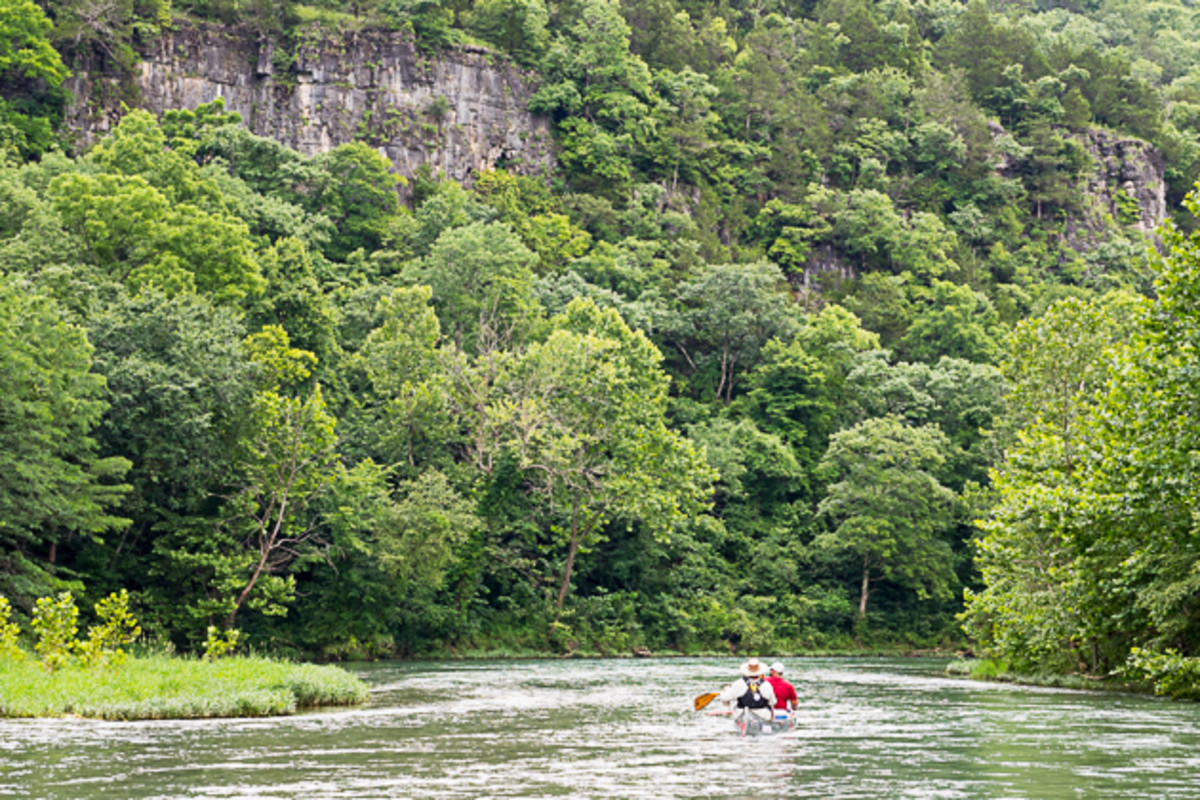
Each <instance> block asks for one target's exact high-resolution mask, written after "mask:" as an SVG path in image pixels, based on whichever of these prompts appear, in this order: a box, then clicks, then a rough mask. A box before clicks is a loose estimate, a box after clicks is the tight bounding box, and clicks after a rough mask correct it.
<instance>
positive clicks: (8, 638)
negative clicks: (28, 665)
mask: <svg viewBox="0 0 1200 800" xmlns="http://www.w3.org/2000/svg"><path fill="white" fill-rule="evenodd" d="M11 616H12V605H11V604H10V603H9V602H8V598H7V597H0V660H5V659H7V660H9V661H20V660H22V659H23V658H25V651H23V650H22V649H21V648H20V647H19V646H18V645H17V635H18V634H20V633H21V629H20V628H19V627H17V623H15V622H10V621H9V617H11Z"/></svg>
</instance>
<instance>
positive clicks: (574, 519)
mask: <svg viewBox="0 0 1200 800" xmlns="http://www.w3.org/2000/svg"><path fill="white" fill-rule="evenodd" d="M578 551H579V495H575V499H574V501H573V502H572V504H571V547H570V549H568V550H567V568H566V569H565V570H563V579H562V586H560V587H559V588H558V602H556V603H555V604H554V621H555V622H558V615H559V613H560V612H561V611H562V605H563V600H566V599H567V587H568V586H570V585H571V569H572V568H573V567H574V566H575V554H576V553H577V552H578Z"/></svg>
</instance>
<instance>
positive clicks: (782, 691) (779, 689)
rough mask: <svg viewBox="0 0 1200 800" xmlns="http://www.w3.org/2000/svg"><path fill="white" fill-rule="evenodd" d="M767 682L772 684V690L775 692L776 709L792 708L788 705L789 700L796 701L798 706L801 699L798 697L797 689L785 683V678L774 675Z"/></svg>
mask: <svg viewBox="0 0 1200 800" xmlns="http://www.w3.org/2000/svg"><path fill="white" fill-rule="evenodd" d="M767 682H768V683H770V684H771V688H772V689H774V690H775V707H776V708H791V706H790V705H788V701H789V700H794V701H795V702H796V703H797V704H799V702H800V698H799V697H797V696H796V687H795V686H792V685H791V684H790V683H788V682H787V681H785V680H784V679H783V678H776V677H775V676H774V675H772V676H770V677H769V678H767Z"/></svg>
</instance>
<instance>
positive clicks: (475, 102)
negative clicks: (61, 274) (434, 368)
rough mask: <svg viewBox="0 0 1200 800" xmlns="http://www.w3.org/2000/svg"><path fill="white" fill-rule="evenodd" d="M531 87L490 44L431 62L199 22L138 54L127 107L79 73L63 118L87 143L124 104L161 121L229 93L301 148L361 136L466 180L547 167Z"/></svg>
mask: <svg viewBox="0 0 1200 800" xmlns="http://www.w3.org/2000/svg"><path fill="white" fill-rule="evenodd" d="M89 67H91V68H89ZM531 80H532V79H531V77H530V76H529V75H528V74H526V73H524V72H523V71H521V70H520V69H518V68H517V67H515V66H513V65H512V64H510V63H509V62H507V61H506V60H504V59H503V58H500V57H497V56H493V55H492V54H491V53H489V52H488V51H487V50H486V49H484V48H480V47H463V48H459V49H457V50H454V51H451V52H448V53H445V54H443V55H440V56H438V57H426V56H424V55H423V54H421V53H420V52H419V51H417V49H416V48H415V46H414V44H413V41H412V39H411V37H409V36H406V35H404V34H400V33H385V32H362V33H349V34H338V35H332V34H323V33H321V32H320V31H319V30H317V29H314V30H310V31H308V32H307V33H306V35H305V37H304V39H303V41H302V42H301V44H299V45H296V46H289V47H286V48H285V47H283V46H282V45H279V44H278V43H276V42H274V41H273V40H270V39H265V38H260V37H258V36H256V35H255V34H254V33H253V32H251V31H249V30H246V29H238V28H229V27H224V26H219V25H196V26H188V27H183V28H180V29H178V30H176V31H173V32H170V33H166V34H164V35H163V36H161V37H160V38H159V39H158V40H157V41H155V42H154V44H153V46H152V49H151V50H149V51H148V52H146V53H144V54H143V61H142V63H141V64H140V66H139V72H138V73H137V74H136V75H135V76H134V83H135V87H133V88H136V90H137V91H136V93H135V95H134V98H133V100H132V102H131V99H130V97H122V96H121V95H123V94H124V95H128V94H129V92H128V91H125V90H127V89H128V88H130V87H129V86H128V78H125V79H122V78H118V77H113V76H110V75H105V74H103V73H102V72H100V71H97V70H96V69H95V68H94V65H88V64H83V65H80V66H77V67H76V68H75V75H74V77H72V78H71V79H70V81H69V83H68V87H67V88H69V89H70V90H71V91H72V92H73V93H74V95H75V97H77V98H81V100H82V102H78V103H76V104H75V105H74V106H73V107H72V108H71V109H70V111H69V115H68V123H69V124H70V125H71V126H72V127H73V128H74V129H75V130H77V131H79V133H80V136H81V137H82V138H83V140H84V142H85V143H87V142H91V141H93V140H95V139H97V138H99V137H101V136H103V135H104V134H105V133H106V132H107V131H108V130H109V129H110V128H111V127H112V125H113V124H114V123H115V121H116V120H117V119H118V117H119V115H120V103H121V100H124V101H125V102H126V103H127V104H129V105H131V106H137V107H140V108H145V109H147V110H149V111H151V112H153V113H155V114H161V113H162V112H163V111H164V110H166V109H171V108H194V107H195V106H196V105H198V104H200V103H206V102H210V101H212V100H215V99H216V98H218V97H223V98H225V105H226V107H227V108H228V109H230V110H233V111H238V112H240V113H241V114H242V116H243V117H244V118H245V121H246V125H247V126H248V127H249V128H250V129H251V130H252V131H254V132H255V133H257V134H260V135H262V136H268V137H271V138H273V139H276V140H278V141H280V142H283V143H285V144H287V145H288V146H290V147H293V148H295V149H296V150H299V151H300V152H302V153H306V154H310V155H311V154H315V153H319V152H323V151H325V150H330V149H332V148H334V147H336V146H338V145H340V144H343V143H345V142H349V141H353V140H355V139H359V140H362V141H365V142H367V143H369V144H371V145H372V146H374V147H376V148H377V149H378V150H379V151H380V152H381V153H383V154H384V155H386V156H387V157H388V158H389V159H391V161H392V162H393V163H394V164H395V166H396V171H397V172H399V173H400V174H402V175H406V176H411V175H412V174H413V173H414V172H415V171H416V169H417V167H418V166H419V165H421V164H424V163H428V164H430V165H431V166H432V167H433V168H434V170H435V171H437V170H440V171H442V172H444V173H445V174H446V176H447V177H450V178H453V179H455V180H459V181H465V182H468V183H469V182H470V178H471V172H472V171H473V170H476V169H486V168H490V167H496V166H503V167H506V168H508V169H511V170H513V171H515V172H521V173H541V172H546V171H548V170H549V169H550V168H551V166H552V164H553V162H554V159H553V154H552V150H551V147H552V139H551V132H550V121H549V120H548V119H546V118H543V117H537V116H535V115H533V114H531V113H530V112H529V111H528V110H527V105H528V101H529V97H530V95H531V94H532V89H531Z"/></svg>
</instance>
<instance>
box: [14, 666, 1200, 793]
mask: <svg viewBox="0 0 1200 800" xmlns="http://www.w3.org/2000/svg"><path fill="white" fill-rule="evenodd" d="M738 663H739V661H737V660H735V659H646V660H601V661H554V660H537V661H505V662H497V661H490V662H416V663H412V662H409V663H382V664H368V665H362V666H357V667H353V669H356V670H357V671H359V672H360V673H361V674H362V676H363V677H364V678H365V679H366V680H367V681H368V682H370V683H371V685H372V687H373V692H372V696H371V702H370V704H369V705H368V706H366V707H362V708H356V709H350V710H331V711H320V712H313V713H308V714H302V715H299V716H296V717H287V718H276V719H238V720H199V721H166V722H135V723H106V722H95V721H89V720H9V721H0V797H18V798H22V800H26V799H29V800H32V799H33V798H53V799H54V800H81V799H82V798H114V799H117V798H119V800H134V798H138V799H141V798H164V799H166V798H170V799H171V800H175V799H176V798H185V797H186V798H255V799H256V800H265V799H268V798H269V799H270V800H276V799H278V800H284V799H285V798H286V799H287V800H295V799H297V798H305V799H308V798H311V799H312V800H323V799H326V798H328V799H330V800H332V799H334V798H347V799H349V798H353V800H365V799H367V798H438V799H439V800H444V798H499V797H522V798H561V797H571V798H622V799H623V800H641V799H642V798H645V799H646V800H666V799H667V798H939V799H944V798H987V799H988V800H999V799H1000V798H1039V799H1041V800H1057V799H1058V798H1088V797H1103V798H1156V799H1157V798H1183V797H1200V705H1193V704H1184V703H1168V702H1164V701H1159V700H1155V699H1153V698H1148V697H1139V696H1129V695H1112V694H1098V693H1089V692H1074V691H1066V690H1051V689H1037V688H1025V687H1013V686H1007V685H995V684H981V683H975V682H969V681H964V680H958V679H948V678H946V677H944V676H942V675H941V674H940V668H941V667H942V666H943V664H944V662H935V661H930V660H919V659H855V660H841V659H804V660H801V659H791V660H789V662H788V663H789V675H788V677H789V678H791V679H792V680H793V682H794V683H795V684H796V686H797V690H798V692H799V694H800V698H801V703H802V709H801V711H800V712H799V714H798V726H797V730H796V732H795V733H791V734H783V735H777V736H770V737H758V738H750V737H747V738H741V737H740V736H739V735H738V734H737V732H736V731H735V729H734V726H733V723H732V722H730V721H729V720H728V719H726V718H722V717H714V716H708V715H706V714H704V713H699V714H697V713H696V712H694V711H692V707H691V706H692V698H693V697H694V696H696V695H698V694H701V693H703V692H706V691H709V690H713V689H717V688H720V685H721V684H722V683H723V682H726V681H728V680H729V679H731V678H732V677H733V676H734V675H736V671H737V666H738Z"/></svg>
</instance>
